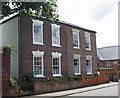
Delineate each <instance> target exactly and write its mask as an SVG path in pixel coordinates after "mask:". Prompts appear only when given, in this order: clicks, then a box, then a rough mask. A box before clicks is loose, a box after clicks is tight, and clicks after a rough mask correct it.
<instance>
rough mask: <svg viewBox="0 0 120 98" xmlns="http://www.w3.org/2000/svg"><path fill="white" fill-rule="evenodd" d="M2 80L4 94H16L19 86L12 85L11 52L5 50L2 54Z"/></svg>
mask: <svg viewBox="0 0 120 98" xmlns="http://www.w3.org/2000/svg"><path fill="white" fill-rule="evenodd" d="M0 61H1V62H2V63H1V65H0V67H1V68H2V69H1V70H2V72H1V74H0V75H1V77H2V78H1V81H0V86H2V87H1V88H0V89H1V91H0V93H1V95H2V96H16V95H17V93H16V92H17V88H16V87H13V86H11V85H10V52H3V53H1V54H0Z"/></svg>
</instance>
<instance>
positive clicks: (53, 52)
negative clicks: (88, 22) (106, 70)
mask: <svg viewBox="0 0 120 98" xmlns="http://www.w3.org/2000/svg"><path fill="white" fill-rule="evenodd" d="M0 25H2V46H7V45H13V49H12V52H11V68H10V69H11V71H10V72H11V73H10V74H11V76H12V77H14V78H16V79H20V78H21V77H23V76H24V75H25V74H31V73H34V77H35V78H36V79H39V78H40V79H41V78H42V79H44V78H48V77H50V76H51V75H52V76H53V77H64V78H66V77H72V78H79V77H81V76H84V77H85V78H88V77H92V76H95V74H97V50H96V32H95V31H92V30H88V29H85V28H82V27H79V26H76V25H73V24H70V23H66V22H63V21H60V22H59V23H58V24H53V23H52V22H51V21H48V20H45V19H41V18H37V17H31V16H21V15H15V16H12V17H10V18H9V19H6V20H4V21H3V22H1V24H0Z"/></svg>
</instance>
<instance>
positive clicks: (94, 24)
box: [57, 0, 119, 48]
mask: <svg viewBox="0 0 120 98" xmlns="http://www.w3.org/2000/svg"><path fill="white" fill-rule="evenodd" d="M118 1H119V0H58V2H57V4H58V12H59V14H60V20H63V21H66V22H70V23H72V24H76V25H78V26H80V27H83V28H86V29H90V30H93V31H96V32H97V34H96V40H97V48H100V47H106V46H114V45H118Z"/></svg>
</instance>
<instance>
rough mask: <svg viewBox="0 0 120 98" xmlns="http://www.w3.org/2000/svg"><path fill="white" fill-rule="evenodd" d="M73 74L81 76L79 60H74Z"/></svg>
mask: <svg viewBox="0 0 120 98" xmlns="http://www.w3.org/2000/svg"><path fill="white" fill-rule="evenodd" d="M74 74H75V75H76V74H81V70H80V59H74Z"/></svg>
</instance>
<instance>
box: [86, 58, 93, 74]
mask: <svg viewBox="0 0 120 98" xmlns="http://www.w3.org/2000/svg"><path fill="white" fill-rule="evenodd" d="M87 60H90V67H91V72H90V73H88V72H87V74H92V58H86V68H87Z"/></svg>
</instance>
